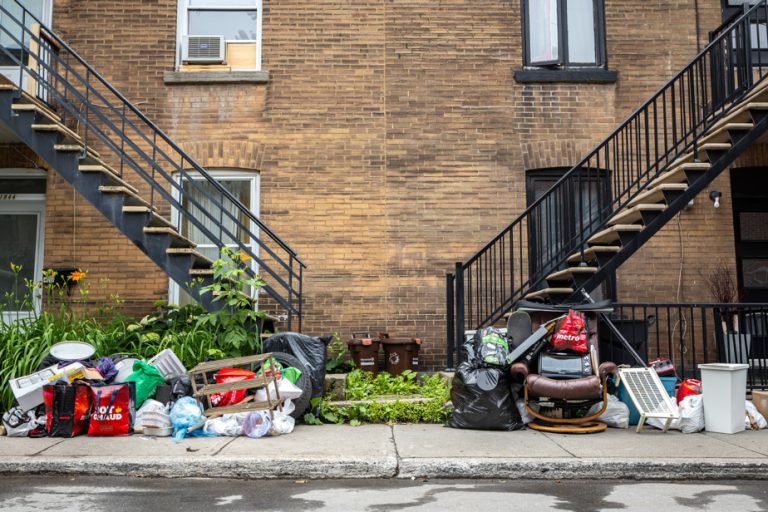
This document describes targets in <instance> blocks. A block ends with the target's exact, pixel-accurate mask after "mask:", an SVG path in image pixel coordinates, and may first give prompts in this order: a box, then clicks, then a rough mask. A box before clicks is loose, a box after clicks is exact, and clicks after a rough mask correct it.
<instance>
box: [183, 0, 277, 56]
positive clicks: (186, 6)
mask: <svg viewBox="0 0 768 512" xmlns="http://www.w3.org/2000/svg"><path fill="white" fill-rule="evenodd" d="M252 2H253V5H223V6H221V5H210V6H190V0H179V1H178V4H177V13H176V68H177V69H178V68H179V67H180V66H181V64H182V62H181V56H182V43H183V41H184V36H186V35H188V34H189V11H190V10H191V11H253V10H255V11H256V39H255V40H254V39H237V40H234V39H233V40H228V39H225V40H224V44H225V45H229V44H254V43H255V44H256V62H255V64H254V66H255V67H254V68H253V69H252V70H249V71H260V70H261V40H262V38H263V32H262V18H263V14H264V12H263V7H262V4H263V0H252ZM207 35H216V34H207Z"/></svg>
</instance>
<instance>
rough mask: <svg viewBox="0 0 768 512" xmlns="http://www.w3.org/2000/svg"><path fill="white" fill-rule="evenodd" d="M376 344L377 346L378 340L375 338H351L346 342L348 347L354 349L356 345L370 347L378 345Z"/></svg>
mask: <svg viewBox="0 0 768 512" xmlns="http://www.w3.org/2000/svg"><path fill="white" fill-rule="evenodd" d="M378 344H379V340H377V339H375V338H352V339H351V340H348V341H347V346H349V347H352V346H355V347H356V346H358V345H363V346H366V347H369V346H371V345H378Z"/></svg>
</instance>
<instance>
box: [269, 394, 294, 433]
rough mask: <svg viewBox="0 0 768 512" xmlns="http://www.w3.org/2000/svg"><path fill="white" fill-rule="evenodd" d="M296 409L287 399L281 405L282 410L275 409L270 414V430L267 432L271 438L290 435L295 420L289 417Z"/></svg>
mask: <svg viewBox="0 0 768 512" xmlns="http://www.w3.org/2000/svg"><path fill="white" fill-rule="evenodd" d="M295 409H296V406H295V405H293V402H292V401H291V400H290V399H288V400H286V401H285V403H284V404H283V410H282V411H280V410H277V409H275V410H274V411H273V412H272V428H271V429H270V431H269V435H271V436H279V435H282V434H290V433H291V432H293V427H294V426H295V425H296V420H295V419H293V418H292V417H291V413H292V412H293V411H294V410H295Z"/></svg>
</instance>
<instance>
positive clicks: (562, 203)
mask: <svg viewBox="0 0 768 512" xmlns="http://www.w3.org/2000/svg"><path fill="white" fill-rule="evenodd" d="M568 171H569V169H564V168H553V169H534V170H531V171H528V172H527V173H526V200H527V202H528V205H529V206H530V205H532V204H533V203H534V202H536V201H538V200H539V199H540V198H541V197H542V196H544V195H545V194H546V193H547V192H548V191H549V189H550V188H552V186H553V185H554V184H555V183H557V182H558V180H560V178H562V177H563V175H564V174H565V173H566V172H568ZM559 190H560V192H559V193H556V194H553V195H549V196H548V197H546V198H545V199H544V200H543V201H542V202H541V203H539V206H538V207H536V208H535V209H534V210H532V212H531V218H530V221H529V223H528V261H529V265H528V267H529V273H530V274H529V275H530V276H531V279H532V280H534V281H535V280H538V279H539V278H541V277H544V275H543V274H544V273H549V271H550V269H551V267H552V265H554V264H556V263H557V262H558V261H559V259H560V257H561V256H562V254H561V253H562V252H563V249H564V247H565V246H566V245H567V244H568V243H569V242H571V241H572V240H573V239H574V238H575V237H576V236H577V235H578V233H579V232H580V230H582V229H584V230H589V229H596V228H597V227H598V226H599V225H600V223H601V222H603V221H604V220H605V218H606V215H607V207H608V206H609V205H610V204H611V182H610V173H609V172H607V171H604V170H597V169H586V170H583V171H581V172H580V173H579V174H576V175H574V176H573V177H572V178H570V179H568V180H567V181H566V182H564V183H562V184H561V185H559ZM614 286H615V285H614V279H613V277H612V276H611V277H610V278H608V279H607V280H606V284H605V285H604V286H603V288H602V289H601V291H598V290H595V292H596V294H595V295H594V297H595V298H605V297H611V296H615V292H614V291H613V290H614Z"/></svg>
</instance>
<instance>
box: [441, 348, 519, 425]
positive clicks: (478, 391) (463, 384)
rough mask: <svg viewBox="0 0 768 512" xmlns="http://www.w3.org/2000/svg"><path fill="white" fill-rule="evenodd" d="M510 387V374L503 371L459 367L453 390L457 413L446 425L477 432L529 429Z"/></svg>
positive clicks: (473, 366)
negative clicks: (526, 427) (516, 405)
mask: <svg viewBox="0 0 768 512" xmlns="http://www.w3.org/2000/svg"><path fill="white" fill-rule="evenodd" d="M510 385H511V377H510V375H509V373H508V372H506V371H504V370H502V369H500V368H495V367H478V366H475V365H474V364H473V363H471V362H465V363H461V364H459V366H458V368H457V369H456V374H455V375H454V377H453V385H452V387H451V401H452V402H453V414H452V415H451V417H450V418H449V419H448V421H447V422H446V426H448V427H452V428H467V429H475V430H520V429H522V428H525V425H524V424H523V421H522V420H521V419H520V413H519V412H518V411H517V408H516V407H515V400H514V397H513V396H512V390H511V388H510Z"/></svg>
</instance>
